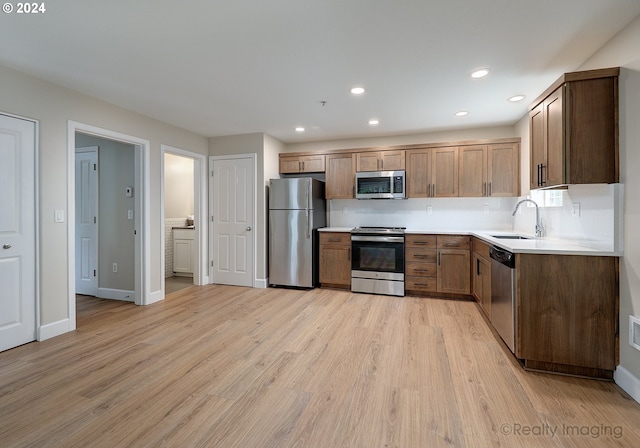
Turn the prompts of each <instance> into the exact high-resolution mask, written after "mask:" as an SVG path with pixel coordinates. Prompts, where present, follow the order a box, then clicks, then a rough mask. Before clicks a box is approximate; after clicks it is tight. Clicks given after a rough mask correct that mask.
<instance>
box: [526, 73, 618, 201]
mask: <svg viewBox="0 0 640 448" xmlns="http://www.w3.org/2000/svg"><path fill="white" fill-rule="evenodd" d="M619 73H620V69H619V68H610V69H602V70H590V71H585V72H574V73H566V74H564V75H563V76H562V77H561V78H560V79H558V81H556V82H555V83H554V84H553V85H552V86H551V87H549V89H547V91H545V92H544V93H543V94H542V95H541V96H540V97H538V99H537V100H536V101H535V102H534V103H533V104H532V107H531V110H530V112H529V131H530V144H531V173H530V179H531V182H530V187H531V189H536V188H549V187H556V186H560V185H568V184H589V183H613V182H618V179H619V160H618V145H619V143H618V75H619Z"/></svg>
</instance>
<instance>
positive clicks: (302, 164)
mask: <svg viewBox="0 0 640 448" xmlns="http://www.w3.org/2000/svg"><path fill="white" fill-rule="evenodd" d="M302 172H303V173H304V162H302Z"/></svg>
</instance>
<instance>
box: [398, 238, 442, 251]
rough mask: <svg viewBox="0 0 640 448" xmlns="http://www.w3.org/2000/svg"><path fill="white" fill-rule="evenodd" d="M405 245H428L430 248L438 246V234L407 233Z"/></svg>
mask: <svg viewBox="0 0 640 448" xmlns="http://www.w3.org/2000/svg"><path fill="white" fill-rule="evenodd" d="M404 239H405V242H404V244H405V246H407V247H427V248H429V249H435V248H436V240H437V238H436V236H435V235H413V234H409V235H405V237H404Z"/></svg>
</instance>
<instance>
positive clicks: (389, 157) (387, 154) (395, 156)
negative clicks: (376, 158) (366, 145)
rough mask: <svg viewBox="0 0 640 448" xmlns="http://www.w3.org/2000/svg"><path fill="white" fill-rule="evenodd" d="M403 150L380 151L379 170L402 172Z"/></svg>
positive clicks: (404, 152) (404, 155)
mask: <svg viewBox="0 0 640 448" xmlns="http://www.w3.org/2000/svg"><path fill="white" fill-rule="evenodd" d="M405 157H406V151H405V150H403V149H402V150H398V151H382V152H381V153H380V160H381V162H380V168H381V169H383V170H385V171H395V170H403V169H404V168H405Z"/></svg>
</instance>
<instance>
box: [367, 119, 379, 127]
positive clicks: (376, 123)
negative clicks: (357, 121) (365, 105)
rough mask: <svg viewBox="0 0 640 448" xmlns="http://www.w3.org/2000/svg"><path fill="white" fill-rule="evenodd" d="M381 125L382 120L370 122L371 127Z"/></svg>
mask: <svg viewBox="0 0 640 448" xmlns="http://www.w3.org/2000/svg"><path fill="white" fill-rule="evenodd" d="M379 124H380V120H369V125H370V126H377V125H379Z"/></svg>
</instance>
